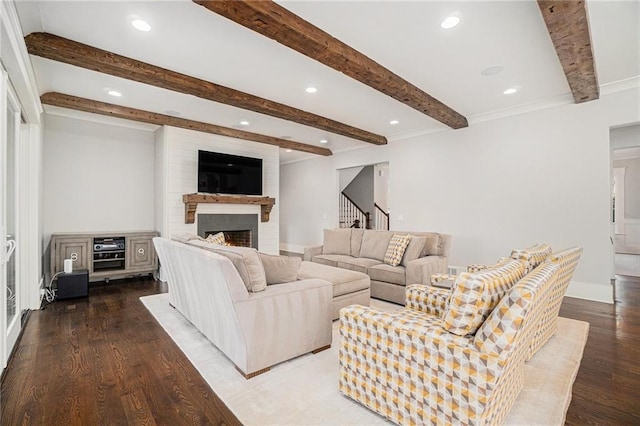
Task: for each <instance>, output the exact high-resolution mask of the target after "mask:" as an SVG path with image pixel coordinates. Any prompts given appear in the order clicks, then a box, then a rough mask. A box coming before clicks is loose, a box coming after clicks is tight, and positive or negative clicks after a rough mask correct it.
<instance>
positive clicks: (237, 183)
mask: <svg viewBox="0 0 640 426" xmlns="http://www.w3.org/2000/svg"><path fill="white" fill-rule="evenodd" d="M198 192H206V193H210V194H242V195H262V158H250V157H241V156H239V155H230V154H221V153H218V152H209V151H202V150H199V151H198Z"/></svg>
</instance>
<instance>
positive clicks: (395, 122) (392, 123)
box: [389, 120, 400, 126]
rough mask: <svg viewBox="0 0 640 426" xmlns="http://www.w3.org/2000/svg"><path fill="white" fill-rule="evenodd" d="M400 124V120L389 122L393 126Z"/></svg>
mask: <svg viewBox="0 0 640 426" xmlns="http://www.w3.org/2000/svg"><path fill="white" fill-rule="evenodd" d="M398 123H400V122H399V121H398V120H391V121H390V122H389V124H391V125H392V126H395V125H396V124H398Z"/></svg>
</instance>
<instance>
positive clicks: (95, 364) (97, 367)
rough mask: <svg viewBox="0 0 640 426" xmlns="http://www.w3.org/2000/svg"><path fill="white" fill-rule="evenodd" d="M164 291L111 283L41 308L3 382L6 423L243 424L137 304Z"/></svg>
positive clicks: (145, 284) (152, 285)
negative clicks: (80, 296)
mask: <svg viewBox="0 0 640 426" xmlns="http://www.w3.org/2000/svg"><path fill="white" fill-rule="evenodd" d="M162 290H163V289H162V287H161V284H160V283H157V282H155V281H153V280H151V279H146V280H121V281H111V283H109V284H103V285H99V286H92V287H91V288H90V292H89V297H88V298H82V299H67V300H62V301H59V302H54V303H53V304H51V305H48V306H47V307H46V308H45V309H44V310H39V311H36V312H33V313H32V314H31V318H30V319H29V321H28V322H27V325H26V327H25V329H24V333H23V335H22V338H21V340H20V342H19V345H18V348H17V350H16V351H15V353H14V355H13V358H12V359H11V360H10V362H9V365H8V367H7V370H6V372H5V375H4V377H3V381H2V388H1V390H0V407H1V410H2V425H28V424H37V425H126V424H145V425H154V424H158V425H190V424H197V425H201V424H228V425H234V424H240V422H239V421H238V420H237V419H236V417H235V416H234V415H233V414H232V413H231V411H229V410H228V409H227V408H226V407H225V406H224V404H223V403H222V402H221V401H220V399H218V397H217V396H216V395H215V394H214V393H213V392H212V390H211V388H210V387H209V386H208V385H207V383H206V382H204V380H202V379H201V377H200V375H199V373H198V372H197V371H196V369H195V368H194V367H193V366H192V365H191V363H190V362H189V361H188V360H187V359H186V358H185V357H184V355H183V354H182V352H181V351H180V349H178V347H177V346H176V345H175V344H174V343H173V340H171V338H170V337H169V336H168V335H167V334H166V333H165V332H164V330H163V329H162V328H161V327H160V326H159V325H158V323H157V322H156V321H155V319H154V318H153V317H152V316H151V315H150V314H149V312H148V311H147V310H146V308H145V307H144V306H143V305H142V303H141V302H140V301H139V299H138V298H139V297H140V296H145V295H148V294H155V293H160V292H162Z"/></svg>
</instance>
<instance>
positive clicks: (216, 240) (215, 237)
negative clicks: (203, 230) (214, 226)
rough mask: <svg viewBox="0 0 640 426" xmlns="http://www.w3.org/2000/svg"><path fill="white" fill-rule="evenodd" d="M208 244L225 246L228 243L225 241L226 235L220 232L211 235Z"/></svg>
mask: <svg viewBox="0 0 640 426" xmlns="http://www.w3.org/2000/svg"><path fill="white" fill-rule="evenodd" d="M207 242H208V243H213V244H220V245H221V246H223V245H224V244H225V243H226V241H225V239H224V233H223V232H218V233H217V234H209V236H208V237H207Z"/></svg>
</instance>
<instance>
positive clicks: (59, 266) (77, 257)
mask: <svg viewBox="0 0 640 426" xmlns="http://www.w3.org/2000/svg"><path fill="white" fill-rule="evenodd" d="M55 251H56V271H55V272H60V271H63V270H64V260H65V259H71V260H73V270H74V271H75V270H76V269H88V270H91V268H90V265H91V262H90V261H89V258H90V257H91V253H92V250H91V239H90V238H65V239H60V240H57V241H56V246H55Z"/></svg>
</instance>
